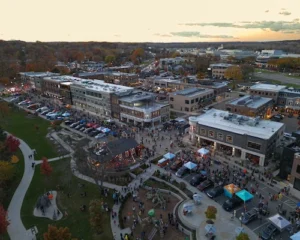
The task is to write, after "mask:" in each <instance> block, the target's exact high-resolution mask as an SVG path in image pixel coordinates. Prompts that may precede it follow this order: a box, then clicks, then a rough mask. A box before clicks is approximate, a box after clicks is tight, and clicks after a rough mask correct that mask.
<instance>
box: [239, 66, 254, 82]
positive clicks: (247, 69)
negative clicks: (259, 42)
mask: <svg viewBox="0 0 300 240" xmlns="http://www.w3.org/2000/svg"><path fill="white" fill-rule="evenodd" d="M241 71H242V75H243V79H249V78H250V77H251V76H252V74H253V73H254V67H253V66H252V65H250V64H242V65H241Z"/></svg>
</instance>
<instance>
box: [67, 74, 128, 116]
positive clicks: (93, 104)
mask: <svg viewBox="0 0 300 240" xmlns="http://www.w3.org/2000/svg"><path fill="white" fill-rule="evenodd" d="M132 90H133V88H131V87H125V86H119V85H114V84H108V83H105V82H104V81H101V80H94V81H88V80H87V81H80V82H76V83H73V84H72V85H71V92H72V99H73V103H74V105H75V106H77V107H79V108H83V109H87V110H88V111H91V112H94V113H96V114H99V115H103V116H106V117H111V95H112V94H113V93H115V92H127V91H132Z"/></svg>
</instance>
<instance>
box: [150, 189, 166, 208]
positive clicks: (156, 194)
mask: <svg viewBox="0 0 300 240" xmlns="http://www.w3.org/2000/svg"><path fill="white" fill-rule="evenodd" d="M146 197H147V200H151V201H152V203H153V204H154V205H153V208H155V207H156V206H158V205H160V208H161V209H165V208H166V205H167V200H166V199H165V198H164V197H163V196H162V194H161V192H160V190H159V189H151V190H150V191H149V192H147V196H146Z"/></svg>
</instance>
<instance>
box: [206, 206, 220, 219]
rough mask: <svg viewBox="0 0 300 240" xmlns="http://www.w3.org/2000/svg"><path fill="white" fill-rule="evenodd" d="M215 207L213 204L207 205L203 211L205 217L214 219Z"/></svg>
mask: <svg viewBox="0 0 300 240" xmlns="http://www.w3.org/2000/svg"><path fill="white" fill-rule="evenodd" d="M216 214H217V208H216V207H214V206H208V207H207V209H206V212H205V215H206V218H208V219H216Z"/></svg>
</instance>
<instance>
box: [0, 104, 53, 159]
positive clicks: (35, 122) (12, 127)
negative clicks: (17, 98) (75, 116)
mask: <svg viewBox="0 0 300 240" xmlns="http://www.w3.org/2000/svg"><path fill="white" fill-rule="evenodd" d="M1 104H5V103H3V102H2V103H1ZM1 120H2V121H1V126H2V128H3V129H4V130H5V131H8V132H9V133H11V134H13V135H15V136H16V137H18V138H21V139H22V140H24V141H25V142H26V143H27V144H28V145H29V146H30V147H31V148H32V149H35V150H36V155H35V159H41V158H42V157H47V158H53V157H57V153H56V151H55V148H54V146H53V144H51V142H50V141H49V140H48V139H47V138H46V135H47V133H48V128H49V127H50V122H49V121H46V120H44V119H42V118H40V117H37V116H34V115H32V114H28V113H26V112H25V111H23V110H20V109H18V108H17V107H15V106H14V107H10V111H9V112H8V113H7V114H3V115H2V119H1Z"/></svg>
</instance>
